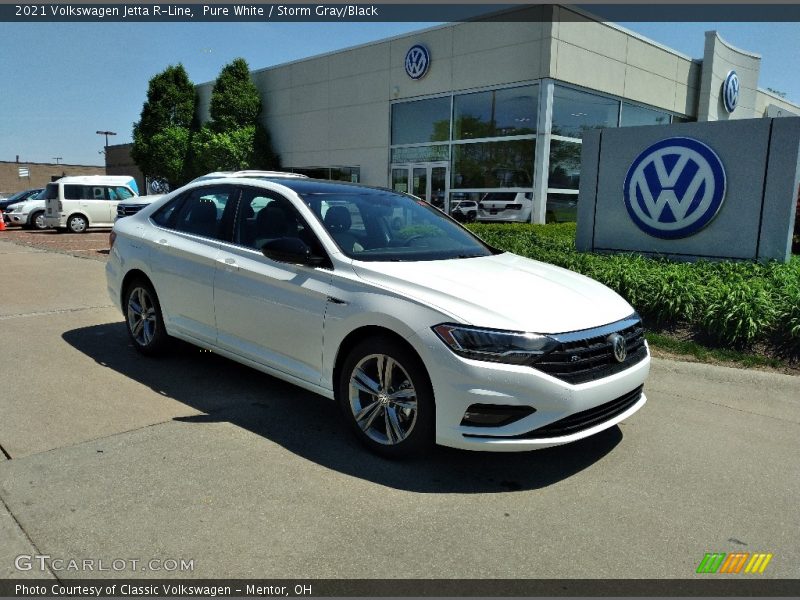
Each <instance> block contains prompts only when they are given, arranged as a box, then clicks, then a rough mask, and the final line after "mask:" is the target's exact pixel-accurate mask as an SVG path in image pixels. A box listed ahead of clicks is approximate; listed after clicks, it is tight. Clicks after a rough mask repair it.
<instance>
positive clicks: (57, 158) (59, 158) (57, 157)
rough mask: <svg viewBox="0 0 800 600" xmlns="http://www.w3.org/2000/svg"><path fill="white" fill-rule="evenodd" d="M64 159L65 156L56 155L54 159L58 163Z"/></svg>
mask: <svg viewBox="0 0 800 600" xmlns="http://www.w3.org/2000/svg"><path fill="white" fill-rule="evenodd" d="M62 159H63V157H61V156H54V157H53V160H54V161H56V164H58V161H60V160H62Z"/></svg>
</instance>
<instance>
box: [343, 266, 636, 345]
mask: <svg viewBox="0 0 800 600" xmlns="http://www.w3.org/2000/svg"><path fill="white" fill-rule="evenodd" d="M353 267H354V269H355V271H356V274H357V275H358V276H359V277H361V278H362V279H364V280H366V281H369V282H371V283H374V284H377V285H379V286H381V287H384V288H387V289H389V290H392V291H394V292H396V293H398V294H401V295H404V296H408V297H411V298H414V299H416V300H418V301H420V302H422V303H423V304H426V305H428V306H431V307H433V308H436V309H438V310H441V311H442V312H444V313H446V314H450V315H452V316H453V317H455V318H456V319H457V320H459V321H461V322H462V323H465V324H470V325H476V326H480V327H490V328H496V329H507V330H514V331H527V332H532V333H564V332H568V331H577V330H580V329H589V328H592V327H598V326H601V325H607V324H608V323H613V322H614V321H618V320H620V319H624V318H625V317H628V316H630V315H631V314H632V313H633V312H634V311H633V308H631V306H630V304H628V303H627V302H626V301H625V300H624V299H623V298H622V297H621V296H619V295H618V294H617V293H616V292H614V291H612V290H610V289H609V288H607V287H606V286H604V285H603V284H601V283H598V282H597V281H595V280H593V279H590V278H588V277H585V276H583V275H579V274H577V273H573V272H572V271H568V270H566V269H562V268H560V267H556V266H553V265H550V264H547V263H542V262H538V261H535V260H530V259H528V258H523V257H521V256H517V255H515V254H510V253H503V254H498V255H495V256H486V257H480V258H464V259H452V260H437V261H420V262H388V263H386V262H382V263H369V262H360V263H355V264H354V265H353Z"/></svg>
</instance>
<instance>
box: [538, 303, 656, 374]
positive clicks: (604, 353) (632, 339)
mask: <svg viewBox="0 0 800 600" xmlns="http://www.w3.org/2000/svg"><path fill="white" fill-rule="evenodd" d="M620 327H621V328H620V329H618V330H616V331H614V330H613V328H612V329H610V330H609V329H608V328H603V329H602V333H599V334H595V335H593V334H592V331H589V332H587V334H588V337H585V338H581V337H578V336H579V335H580V333H581V332H577V334H571V335H569V336H558V335H556V336H553V337H554V338H556V339H559V340H560V341H561V344H560V345H559V346H558V348H556V349H555V350H553V351H552V352H548V353H547V354H545V355H544V356H543V357H542V358H541V360H539V361H537V362H535V363H533V364H532V365H531V366H532V367H533V368H535V369H538V370H539V371H543V372H544V373H547V374H548V375H552V376H553V377H557V378H558V379H561V380H562V381H566V382H567V383H573V384H578V383H586V382H587V381H595V380H597V379H602V378H603V377H608V376H609V375H613V374H614V373H619V372H620V371H624V370H625V369H627V368H629V367H632V366H633V365H635V364H636V363H638V362H639V361H641V360H644V358H645V357H646V356H647V348H646V347H645V344H644V327H642V322H641V320H640V319H639V318H638V317H637V318H636V319H635V320H627V321H624V322H622V323H621V324H620ZM598 331H600V330H598ZM612 333H619V334H620V335H622V336H623V337H624V338H625V346H626V348H627V356H626V357H625V360H624V361H622V362H617V360H616V358H614V351H613V348H612V347H611V342H610V341H609V339H608V338H609V336H610V335H611V334H612ZM576 337H577V339H576Z"/></svg>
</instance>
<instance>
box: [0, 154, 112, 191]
mask: <svg viewBox="0 0 800 600" xmlns="http://www.w3.org/2000/svg"><path fill="white" fill-rule="evenodd" d="M19 167H27V168H28V173H29V174H30V177H20V176H19ZM105 174H106V169H105V167H101V166H89V165H65V164H54V163H30V162H11V161H0V194H4V195H6V196H10V195H11V194H13V193H15V192H20V191H22V190H27V189H30V188H39V187H44V186H45V185H46V184H48V183H50V182H51V181H52V180H53V178H54V177H55V178H59V177H64V176H65V175H105Z"/></svg>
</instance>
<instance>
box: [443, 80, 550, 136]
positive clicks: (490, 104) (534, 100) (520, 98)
mask: <svg viewBox="0 0 800 600" xmlns="http://www.w3.org/2000/svg"><path fill="white" fill-rule="evenodd" d="M538 105H539V92H538V86H535V85H529V86H525V87H518V88H511V89H502V90H490V91H488V92H474V93H472V94H460V95H457V96H454V97H453V139H455V140H469V139H477V138H492V137H503V136H511V135H525V134H530V133H536V119H537V111H538Z"/></svg>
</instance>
